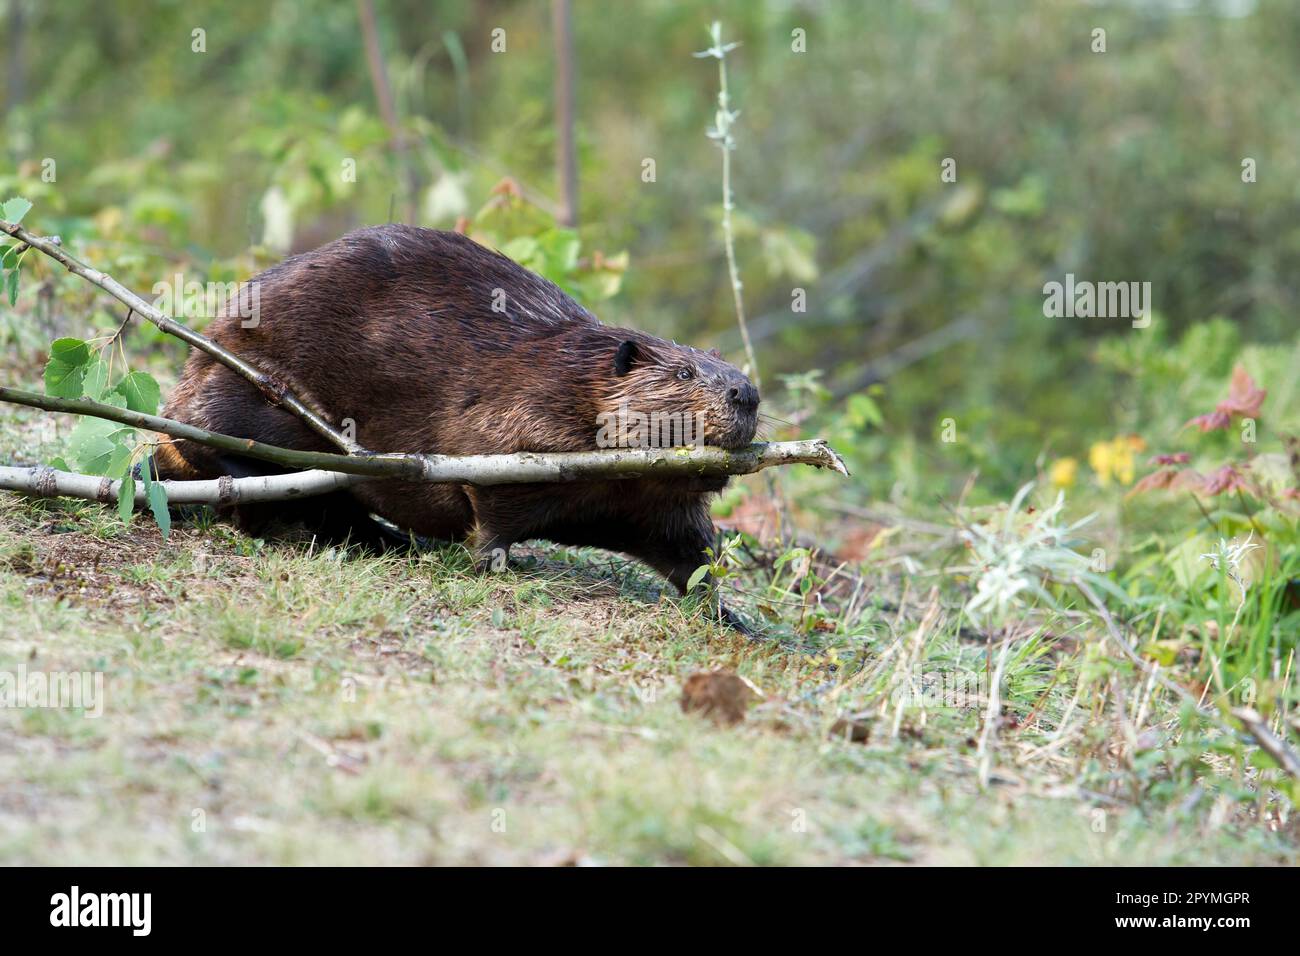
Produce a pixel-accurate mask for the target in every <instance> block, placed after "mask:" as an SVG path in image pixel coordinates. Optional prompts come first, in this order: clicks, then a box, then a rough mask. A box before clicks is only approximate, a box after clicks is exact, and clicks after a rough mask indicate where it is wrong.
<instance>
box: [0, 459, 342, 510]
mask: <svg viewBox="0 0 1300 956" xmlns="http://www.w3.org/2000/svg"><path fill="white" fill-rule="evenodd" d="M367 480H368V479H366V478H363V477H360V476H358V475H344V474H340V473H339V472H337V471H298V472H294V473H293V474H290V475H265V476H259V477H253V478H231V477H229V476H227V477H224V478H217V479H214V480H211V481H164V482H162V485H163V487H164V488H165V489H166V491H167V503H168V504H173V505H192V504H203V505H236V504H241V503H248V502H253V501H286V500H289V499H293V498H308V497H311V496H312V495H323V494H327V493H329V492H331V491H338V490H340V489H342V488H347V487H348V486H350V485H354V484H356V483H357V482H360V481H367ZM0 489H4V490H7V491H19V492H22V493H24V494H29V495H39V496H40V497H42V498H56V497H65V498H84V499H85V500H86V501H98V502H101V503H103V504H113V503H115V502H116V501H117V499H118V497H119V496H120V495H121V490H122V482H121V481H113V480H112V479H110V478H100V477H97V476H95V475H78V474H74V473H72V472H70V471H57V470H56V469H54V468H47V467H45V466H37V467H34V468H12V467H7V466H2V465H0ZM135 504H136V507H138V508H144V507H147V504H146V501H145V490H144V486H143V484H142V483H141V482H138V481H137V482H136V483H135Z"/></svg>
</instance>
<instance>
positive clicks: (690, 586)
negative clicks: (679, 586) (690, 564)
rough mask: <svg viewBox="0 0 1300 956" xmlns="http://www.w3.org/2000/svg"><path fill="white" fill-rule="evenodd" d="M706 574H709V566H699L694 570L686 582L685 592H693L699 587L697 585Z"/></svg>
mask: <svg viewBox="0 0 1300 956" xmlns="http://www.w3.org/2000/svg"><path fill="white" fill-rule="evenodd" d="M708 573H709V565H707V564H701V565H700V566H699V567H698V568H696V569H695V573H694V574H692V575H691V577H690V580H688V581H687V582H686V590H687V591H694V590H695V588H696V587H697V586H698V585H699V583H700V582H701V581H703V580H704V578H705V577H706V576H707V575H708Z"/></svg>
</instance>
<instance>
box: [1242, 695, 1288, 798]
mask: <svg viewBox="0 0 1300 956" xmlns="http://www.w3.org/2000/svg"><path fill="white" fill-rule="evenodd" d="M1232 716H1233V717H1236V718H1237V719H1238V720H1239V721H1241V725H1242V726H1243V727H1245V728H1246V730H1247V731H1249V733H1250V735H1251V736H1252V737H1254V738H1255V740H1256V741H1257V742H1258V743H1259V746H1260V749H1261V750H1263V751H1264V752H1265V753H1266V754H1268V755H1269V756H1270V757H1272V758H1273V759H1274V760H1276V761H1277V765H1278V766H1279V767H1281V768H1282V769H1283V770H1285V771H1286V772H1287V773H1288V774H1290V775H1291V776H1292V777H1295V778H1296V779H1297V780H1300V756H1297V755H1296V752H1295V751H1294V750H1292V749H1291V748H1290V747H1288V746H1287V744H1286V741H1285V740H1282V739H1281V738H1280V737H1278V736H1277V735H1276V734H1274V733H1273V731H1271V730H1269V729H1268V724H1267V723H1265V722H1264V718H1263V717H1261V716H1260V715H1259V712H1258V711H1256V710H1252V709H1251V708H1249V707H1236V708H1233V711H1232Z"/></svg>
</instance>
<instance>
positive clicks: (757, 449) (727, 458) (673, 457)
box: [0, 387, 849, 485]
mask: <svg viewBox="0 0 1300 956" xmlns="http://www.w3.org/2000/svg"><path fill="white" fill-rule="evenodd" d="M0 401H4V402H10V403H13V404H16V405H25V406H28V407H31V408H40V409H43V410H45V411H51V412H67V413H70V414H74V415H89V416H91V417H94V418H103V419H106V420H108V421H112V422H117V423H119V424H122V425H128V426H131V427H133V428H143V429H147V430H149V431H154V432H160V433H162V434H164V435H170V436H171V437H173V438H182V439H187V440H189V441H194V442H197V443H199V444H201V445H206V446H208V447H210V448H216V449H218V450H220V451H227V452H230V453H232V454H236V455H241V456H243V457H246V458H256V459H259V460H261V461H267V462H271V463H272V464H276V465H280V466H281V467H286V468H304V469H319V470H323V471H333V472H340V473H342V474H347V475H358V476H365V477H371V478H403V479H407V480H413V481H425V482H433V483H439V482H443V483H454V484H469V485H502V484H518V483H527V482H556V481H582V480H592V479H618V478H646V477H665V478H666V477H672V476H678V477H692V476H693V477H704V476H718V475H745V474H750V473H752V472H755V471H760V470H762V469H764V468H771V467H773V466H778V465H794V464H805V465H814V466H816V467H819V468H829V469H831V470H832V471H836V472H838V473H840V474H842V475H848V473H849V472H848V469H847V468H846V467H845V465H844V460H843V459H842V458H840V456H839V455H838V454H837V453H836V452H835V450H834V449H833V448H831V447H830V445H828V444H827V443H826V442H825V441H823V440H822V439H811V440H807V441H790V442H769V443H759V444H754V445H748V446H746V447H745V448H738V449H734V450H728V449H725V448H713V447H701V448H694V447H682V448H610V449H602V450H599V451H580V452H550V453H540V452H517V453H515V454H510V455H466V456H461V457H457V456H452V455H423V454H400V453H398V454H382V455H381V454H365V455H336V454H333V453H331V452H320V451H299V450H298V449H294V448H281V447H280V446H278V445H267V444H264V443H263V442H257V441H253V440H252V439H248V438H235V437H234V436H232V435H222V434H219V433H217V432H212V431H208V430H207V429H205V428H198V427H196V426H194V425H187V424H185V423H184V422H178V421H175V420H174V419H170V418H163V417H161V416H158V415H147V414H145V413H144V412H134V411H131V410H130V409H126V408H120V407H118V406H116V405H106V404H104V403H103V402H96V401H92V400H91V399H88V398H57V397H55V396H52V395H41V394H40V393H38V392H27V391H23V390H22V389H16V388H4V387H0Z"/></svg>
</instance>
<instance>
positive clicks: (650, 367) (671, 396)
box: [598, 333, 759, 448]
mask: <svg viewBox="0 0 1300 956" xmlns="http://www.w3.org/2000/svg"><path fill="white" fill-rule="evenodd" d="M623 334H625V335H626V336H627V337H624V338H622V339H621V341H619V342H618V344H617V345H616V346H615V347H614V348H613V349H611V351H610V354H609V356H608V359H607V360H608V361H609V362H610V366H609V378H608V379H607V380H606V387H605V388H604V389H603V391H604V393H605V394H604V395H602V396H601V401H600V406H601V408H600V410H601V413H602V414H601V421H600V422H599V423H598V424H599V425H601V426H602V433H601V435H600V436H598V441H599V443H600V444H602V445H606V446H608V445H610V444H611V441H610V438H611V437H612V436H614V435H615V434H616V432H614V431H611V430H610V428H608V427H605V426H609V425H611V424H616V425H618V426H621V427H622V431H621V432H619V433H617V434H618V436H619V440H616V441H614V442H612V444H615V445H622V446H629V445H630V446H633V447H667V446H672V445H687V444H694V445H718V446H721V447H722V448H743V447H744V446H745V445H748V444H749V443H750V442H751V441H753V440H754V432H755V431H756V429H757V428H758V401H759V396H758V389H757V388H755V387H754V383H753V382H751V381H750V380H749V379H748V378H746V377H745V375H744V374H743V373H742V372H741V371H740V369H738V368H736V367H735V366H734V365H732V364H731V363H730V362H727V361H726V360H724V359H723V358H722V356H721V355H720V354H719V353H718V352H717V351H716V350H712V351H708V352H703V351H701V350H700V349H694V348H691V347H690V346H687V345H678V344H677V343H676V342H668V341H665V340H663V339H657V338H655V337H653V336H649V335H642V334H639V333H623Z"/></svg>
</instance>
